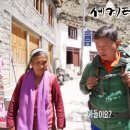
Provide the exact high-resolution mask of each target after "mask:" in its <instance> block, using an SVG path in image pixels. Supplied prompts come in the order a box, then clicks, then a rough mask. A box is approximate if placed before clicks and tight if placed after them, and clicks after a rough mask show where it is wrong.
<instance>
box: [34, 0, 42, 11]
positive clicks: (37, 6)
mask: <svg viewBox="0 0 130 130" xmlns="http://www.w3.org/2000/svg"><path fill="white" fill-rule="evenodd" d="M34 7H35V9H36V10H37V11H38V12H39V13H40V14H43V10H44V0H34Z"/></svg>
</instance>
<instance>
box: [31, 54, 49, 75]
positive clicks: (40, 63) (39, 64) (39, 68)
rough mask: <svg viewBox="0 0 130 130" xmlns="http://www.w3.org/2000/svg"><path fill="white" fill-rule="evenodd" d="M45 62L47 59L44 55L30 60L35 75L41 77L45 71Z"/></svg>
mask: <svg viewBox="0 0 130 130" xmlns="http://www.w3.org/2000/svg"><path fill="white" fill-rule="evenodd" d="M47 61H48V59H47V57H46V56H45V55H44V54H42V55H40V56H35V57H33V58H32V61H31V66H32V68H33V70H34V73H35V75H37V76H41V75H43V73H44V71H46V70H47V64H48V63H47Z"/></svg>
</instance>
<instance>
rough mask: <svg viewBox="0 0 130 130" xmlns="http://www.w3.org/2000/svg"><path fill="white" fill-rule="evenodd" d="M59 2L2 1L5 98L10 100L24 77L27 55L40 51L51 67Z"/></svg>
mask: <svg viewBox="0 0 130 130" xmlns="http://www.w3.org/2000/svg"><path fill="white" fill-rule="evenodd" d="M61 4H62V0H1V1H0V55H1V56H2V57H3V59H4V62H5V65H4V68H3V69H4V71H3V75H4V95H5V96H9V95H10V94H11V92H12V91H11V90H13V89H14V87H15V85H16V82H17V81H18V78H19V76H20V75H21V74H22V73H24V71H25V68H26V65H27V62H28V60H29V53H30V52H31V50H33V49H34V48H38V47H42V48H43V49H44V50H45V52H47V53H48V57H49V61H50V64H51V66H53V58H55V57H56V55H57V53H54V52H56V37H57V14H56V8H57V7H60V6H61Z"/></svg>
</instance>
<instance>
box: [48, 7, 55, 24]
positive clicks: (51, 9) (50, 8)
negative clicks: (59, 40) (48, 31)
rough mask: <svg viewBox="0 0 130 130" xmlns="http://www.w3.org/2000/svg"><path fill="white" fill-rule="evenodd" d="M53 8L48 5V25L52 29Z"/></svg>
mask: <svg viewBox="0 0 130 130" xmlns="http://www.w3.org/2000/svg"><path fill="white" fill-rule="evenodd" d="M53 12H54V8H53V7H52V6H51V5H49V6H48V23H49V25H50V26H52V27H54V13H53Z"/></svg>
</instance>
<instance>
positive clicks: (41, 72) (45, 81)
mask: <svg viewBox="0 0 130 130" xmlns="http://www.w3.org/2000/svg"><path fill="white" fill-rule="evenodd" d="M47 61H48V58H47V55H46V54H45V53H44V52H43V49H40V48H38V49H35V50H33V51H32V52H31V54H30V61H29V64H28V67H27V69H26V72H25V73H24V74H23V75H22V76H21V77H20V79H19V81H18V83H17V85H16V88H15V90H14V93H13V96H12V99H11V101H10V104H9V108H8V113H7V127H9V130H63V128H64V127H65V113H64V106H63V101H62V96H61V91H60V88H59V84H58V82H57V78H56V76H55V75H54V74H52V73H50V72H48V71H47V64H48V63H47ZM55 115H56V118H55ZM56 119H57V124H55V122H56V121H55V120H56Z"/></svg>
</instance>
